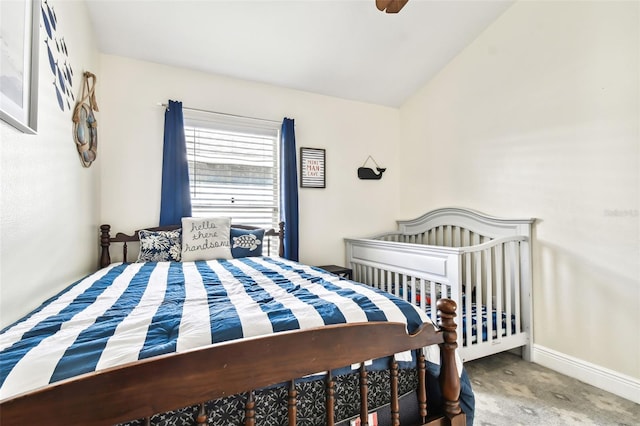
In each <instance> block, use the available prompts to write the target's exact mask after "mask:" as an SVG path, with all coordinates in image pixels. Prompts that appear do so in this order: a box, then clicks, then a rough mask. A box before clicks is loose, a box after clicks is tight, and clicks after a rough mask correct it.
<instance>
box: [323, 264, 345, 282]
mask: <svg viewBox="0 0 640 426" xmlns="http://www.w3.org/2000/svg"><path fill="white" fill-rule="evenodd" d="M318 268H320V269H324V270H325V271H327V272H331V273H332V274H336V275H338V276H340V277H343V278H346V279H348V280H351V279H353V278H352V272H353V271H352V270H351V269H350V268H345V267H344V266H338V265H322V266H318Z"/></svg>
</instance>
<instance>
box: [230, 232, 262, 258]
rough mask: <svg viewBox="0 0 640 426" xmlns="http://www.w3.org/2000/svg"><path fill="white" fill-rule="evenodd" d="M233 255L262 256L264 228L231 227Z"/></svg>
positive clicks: (236, 256) (237, 256) (235, 256)
mask: <svg viewBox="0 0 640 426" xmlns="http://www.w3.org/2000/svg"><path fill="white" fill-rule="evenodd" d="M230 235H231V255H232V256H233V257H234V259H237V258H239V257H255V256H262V240H263V239H264V229H255V230H248V229H239V228H233V227H232V228H231V234H230Z"/></svg>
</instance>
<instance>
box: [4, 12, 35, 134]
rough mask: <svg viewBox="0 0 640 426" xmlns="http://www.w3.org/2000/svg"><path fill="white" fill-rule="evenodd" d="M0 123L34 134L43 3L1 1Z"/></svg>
mask: <svg viewBox="0 0 640 426" xmlns="http://www.w3.org/2000/svg"><path fill="white" fill-rule="evenodd" d="M0 17H2V18H0V19H1V20H2V22H1V24H2V25H0V41H2V43H1V44H2V46H1V47H0V49H1V50H0V81H1V82H2V84H1V85H0V119H2V120H3V121H5V122H6V123H8V124H10V125H12V126H13V127H15V128H16V129H18V130H20V131H21V132H23V133H31V134H35V133H36V131H37V122H38V43H39V39H40V1H39V0H19V1H0Z"/></svg>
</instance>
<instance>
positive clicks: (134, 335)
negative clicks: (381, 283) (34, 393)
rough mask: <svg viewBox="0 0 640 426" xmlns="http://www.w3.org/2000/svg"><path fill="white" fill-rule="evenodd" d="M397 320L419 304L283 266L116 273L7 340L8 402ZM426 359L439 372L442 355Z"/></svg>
mask: <svg viewBox="0 0 640 426" xmlns="http://www.w3.org/2000/svg"><path fill="white" fill-rule="evenodd" d="M363 321H393V322H401V323H405V324H407V330H408V331H409V332H414V331H416V330H417V328H418V327H419V326H420V325H421V324H422V323H424V322H430V320H429V319H428V317H427V316H426V315H425V314H424V313H423V312H421V311H420V310H419V309H416V308H415V307H414V306H413V305H411V304H410V303H407V302H404V301H403V300H401V299H400V298H397V297H395V296H392V295H390V294H388V293H384V292H382V291H379V290H376V289H373V288H371V287H368V286H364V285H360V284H356V283H353V282H350V281H347V280H344V279H340V278H338V277H336V276H334V275H331V274H328V273H326V272H324V271H321V270H319V269H317V268H313V267H310V266H306V265H302V264H299V263H296V262H291V261H288V260H285V259H281V258H268V257H261V258H256V257H249V258H242V259H233V260H228V261H226V260H219V261H218V260H214V261H209V262H205V261H198V262H184V263H179V262H171V263H170V262H159V263H155V262H153V263H132V264H113V265H110V266H109V267H107V268H104V269H101V270H99V271H98V272H96V273H94V274H91V275H89V276H87V277H86V278H84V279H82V280H80V281H78V282H76V283H75V284H73V285H71V286H70V287H69V288H68V289H66V290H65V291H63V292H62V293H60V294H59V295H57V296H56V297H54V298H52V299H50V300H48V301H47V302H45V303H44V304H43V305H42V306H41V307H40V308H38V309H37V310H36V311H34V312H33V313H31V314H30V315H28V316H27V317H25V318H23V319H22V320H20V321H18V322H17V323H15V324H13V325H11V326H9V327H7V328H5V329H4V330H3V331H2V334H0V386H1V387H0V399H5V398H9V397H11V396H14V395H17V394H19V393H22V392H26V391H30V390H33V389H36V388H38V387H41V386H46V385H47V384H49V383H53V382H57V381H59V380H63V379H67V378H70V377H74V376H77V375H79V374H83V373H88V372H92V371H98V370H102V369H105V368H109V367H113V366H116V365H121V364H124V363H128V362H133V361H136V360H139V359H143V358H148V357H152V356H155V355H160V354H166V353H170V352H181V351H185V350H189V349H192V348H197V347H201V346H204V345H209V344H211V343H217V342H222V341H228V340H233V339H239V338H243V337H250V336H259V335H267V334H271V333H276V332H279V331H284V330H294V329H306V328H313V327H318V326H323V325H329V324H340V323H347V322H350V323H353V322H363ZM427 359H428V360H429V361H431V362H433V363H436V364H439V352H438V347H437V346H432V347H430V348H429V350H428V351H427Z"/></svg>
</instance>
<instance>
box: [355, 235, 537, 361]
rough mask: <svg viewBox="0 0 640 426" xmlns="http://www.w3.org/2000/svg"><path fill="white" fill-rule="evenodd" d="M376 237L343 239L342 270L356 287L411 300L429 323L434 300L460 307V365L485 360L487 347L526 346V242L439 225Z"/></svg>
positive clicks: (434, 311)
mask: <svg viewBox="0 0 640 426" xmlns="http://www.w3.org/2000/svg"><path fill="white" fill-rule="evenodd" d="M379 238H380V239H375V240H373V239H347V240H346V243H347V264H348V265H349V267H351V268H352V269H353V277H354V280H355V281H359V282H362V283H365V284H368V285H371V286H373V287H376V288H379V289H381V290H384V291H387V292H389V293H392V294H395V295H396V296H399V297H402V298H403V299H405V300H407V301H410V302H411V303H413V304H415V305H417V306H419V307H420V308H421V309H422V310H424V311H425V312H426V313H427V314H428V315H429V316H430V317H431V318H432V320H433V321H434V322H437V309H436V306H435V303H436V301H437V300H438V299H439V298H451V299H453V300H455V301H457V303H458V304H459V306H460V311H461V313H462V315H459V316H458V318H457V322H458V329H459V330H460V333H458V345H459V347H460V348H462V349H461V350H460V353H461V355H462V357H463V359H466V360H470V359H475V358H478V357H480V356H484V355H486V349H485V347H486V346H495V345H500V346H501V347H504V350H506V349H511V348H515V347H519V346H522V345H525V344H526V343H527V342H528V338H529V337H528V336H529V331H530V330H529V327H530V323H531V322H530V320H529V318H530V316H531V312H530V303H529V297H530V291H531V290H530V286H531V283H530V269H529V268H530V262H529V260H528V259H529V256H530V254H529V238H528V237H527V236H509V237H500V238H494V239H490V238H488V237H484V236H482V235H479V234H477V233H473V232H471V231H469V230H467V229H463V228H461V227H453V226H442V227H438V228H437V229H434V230H433V232H431V231H429V232H426V233H420V234H413V235H407V234H400V233H387V234H383V235H382V236H379ZM425 242H434V243H437V245H425ZM461 244H464V245H461ZM483 312H486V313H485V314H484V315H483ZM493 316H495V318H496V320H492V318H493ZM483 317H486V320H483ZM503 318H504V319H505V321H504V323H503V320H502V319H503ZM494 352H495V350H494ZM528 356H529V355H526V354H525V358H526V357H528Z"/></svg>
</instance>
